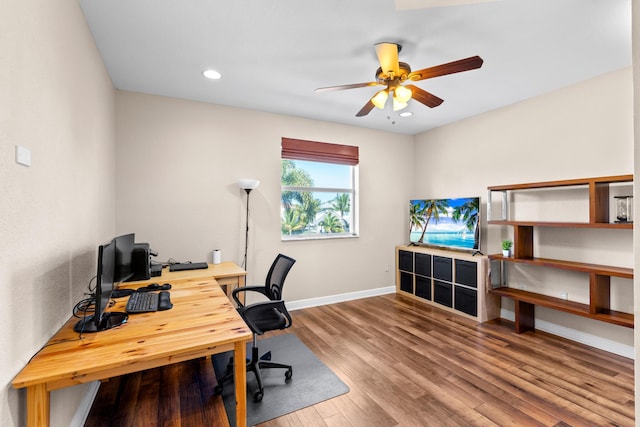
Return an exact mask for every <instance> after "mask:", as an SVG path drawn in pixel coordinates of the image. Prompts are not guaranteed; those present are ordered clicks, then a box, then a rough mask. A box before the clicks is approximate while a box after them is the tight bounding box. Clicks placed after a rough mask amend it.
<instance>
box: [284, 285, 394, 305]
mask: <svg viewBox="0 0 640 427" xmlns="http://www.w3.org/2000/svg"><path fill="white" fill-rule="evenodd" d="M395 291H396V287H395V285H394V286H387V287H384V288H376V289H367V290H366V291H357V292H349V293H346V294H338V295H330V296H326V297H318V298H309V299H303V300H298V301H287V309H289V310H300V309H302V308H310V307H318V306H321V305H327V304H335V303H338V302H345V301H352V300H356V299H362V298H369V297H376V296H379V295H387V294H393V293H395Z"/></svg>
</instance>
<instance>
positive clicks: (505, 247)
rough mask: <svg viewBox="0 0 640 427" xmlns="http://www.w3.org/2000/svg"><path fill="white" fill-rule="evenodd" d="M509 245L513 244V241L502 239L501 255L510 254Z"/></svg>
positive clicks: (507, 255)
mask: <svg viewBox="0 0 640 427" xmlns="http://www.w3.org/2000/svg"><path fill="white" fill-rule="evenodd" d="M511 246H513V242H512V241H511V240H503V241H502V256H506V257H509V256H511Z"/></svg>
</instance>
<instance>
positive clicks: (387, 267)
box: [384, 264, 389, 273]
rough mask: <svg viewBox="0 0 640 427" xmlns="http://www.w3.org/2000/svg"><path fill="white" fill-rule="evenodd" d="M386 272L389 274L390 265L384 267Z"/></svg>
mask: <svg viewBox="0 0 640 427" xmlns="http://www.w3.org/2000/svg"><path fill="white" fill-rule="evenodd" d="M384 271H386V272H387V273H388V272H389V264H385V265H384Z"/></svg>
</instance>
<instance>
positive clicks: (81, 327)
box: [73, 311, 129, 333]
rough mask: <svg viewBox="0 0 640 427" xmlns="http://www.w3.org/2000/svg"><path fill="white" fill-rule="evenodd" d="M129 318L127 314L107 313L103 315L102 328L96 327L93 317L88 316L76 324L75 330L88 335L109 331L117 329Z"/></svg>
mask: <svg viewBox="0 0 640 427" xmlns="http://www.w3.org/2000/svg"><path fill="white" fill-rule="evenodd" d="M128 318H129V315H128V314H127V313H121V312H117V311H107V312H106V313H104V314H103V315H102V321H101V322H100V326H98V327H96V323H95V322H94V320H93V316H87V317H85V318H84V319H82V320H80V321H79V322H78V323H76V324H75V325H74V327H73V330H74V331H76V332H88V333H91V332H100V331H106V330H107V329H111V328H115V327H116V326H120V325H122V324H123V323H126V322H127V319H128Z"/></svg>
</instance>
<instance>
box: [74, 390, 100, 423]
mask: <svg viewBox="0 0 640 427" xmlns="http://www.w3.org/2000/svg"><path fill="white" fill-rule="evenodd" d="M99 388H100V381H94V382H92V383H90V384H89V386H88V387H87V389H88V390H87V393H86V394H85V395H84V399H82V402H81V403H80V406H79V407H78V410H77V411H76V414H75V415H74V416H73V419H72V420H71V424H70V427H83V426H84V424H85V422H86V421H87V417H88V416H89V411H91V405H93V401H94V399H95V398H96V395H97V394H98V389H99Z"/></svg>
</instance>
